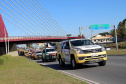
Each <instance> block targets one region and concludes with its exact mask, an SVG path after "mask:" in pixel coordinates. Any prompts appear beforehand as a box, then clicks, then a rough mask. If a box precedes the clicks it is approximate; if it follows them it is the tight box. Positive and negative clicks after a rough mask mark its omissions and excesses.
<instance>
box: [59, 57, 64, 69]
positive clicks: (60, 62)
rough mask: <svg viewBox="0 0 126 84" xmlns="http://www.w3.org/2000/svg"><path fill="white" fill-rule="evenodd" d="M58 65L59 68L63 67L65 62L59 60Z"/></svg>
mask: <svg viewBox="0 0 126 84" xmlns="http://www.w3.org/2000/svg"><path fill="white" fill-rule="evenodd" d="M59 65H60V66H61V67H63V66H64V65H65V62H63V61H62V59H61V58H59Z"/></svg>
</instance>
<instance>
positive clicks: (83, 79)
mask: <svg viewBox="0 0 126 84" xmlns="http://www.w3.org/2000/svg"><path fill="white" fill-rule="evenodd" d="M57 71H59V72H62V73H63V74H66V75H68V76H71V77H73V78H76V79H79V80H81V81H84V82H87V83H88V84H100V83H97V82H94V81H91V80H89V79H86V78H82V77H79V76H77V75H75V74H71V73H68V72H66V71H63V70H57Z"/></svg>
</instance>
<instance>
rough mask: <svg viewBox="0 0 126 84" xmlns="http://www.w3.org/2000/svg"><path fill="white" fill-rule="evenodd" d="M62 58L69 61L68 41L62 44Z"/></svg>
mask: <svg viewBox="0 0 126 84" xmlns="http://www.w3.org/2000/svg"><path fill="white" fill-rule="evenodd" d="M63 58H64V59H65V61H67V62H70V46H69V42H65V43H64V44H63Z"/></svg>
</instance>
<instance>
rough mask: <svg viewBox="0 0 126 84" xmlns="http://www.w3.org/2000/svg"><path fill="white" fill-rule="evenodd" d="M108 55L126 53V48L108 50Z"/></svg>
mask: <svg viewBox="0 0 126 84" xmlns="http://www.w3.org/2000/svg"><path fill="white" fill-rule="evenodd" d="M107 54H108V55H126V49H119V50H108V51H107Z"/></svg>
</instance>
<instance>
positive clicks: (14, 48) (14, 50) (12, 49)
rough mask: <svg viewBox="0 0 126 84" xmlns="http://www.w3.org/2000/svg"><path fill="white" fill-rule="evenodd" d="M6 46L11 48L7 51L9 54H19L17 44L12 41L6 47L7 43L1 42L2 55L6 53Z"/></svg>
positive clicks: (0, 50)
mask: <svg viewBox="0 0 126 84" xmlns="http://www.w3.org/2000/svg"><path fill="white" fill-rule="evenodd" d="M7 44H8V43H7ZM7 46H8V45H7ZM6 48H9V53H8V52H7V53H8V54H10V55H11V56H18V51H17V46H16V44H14V43H10V44H9V47H5V43H1V45H0V55H4V54H6Z"/></svg>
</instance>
